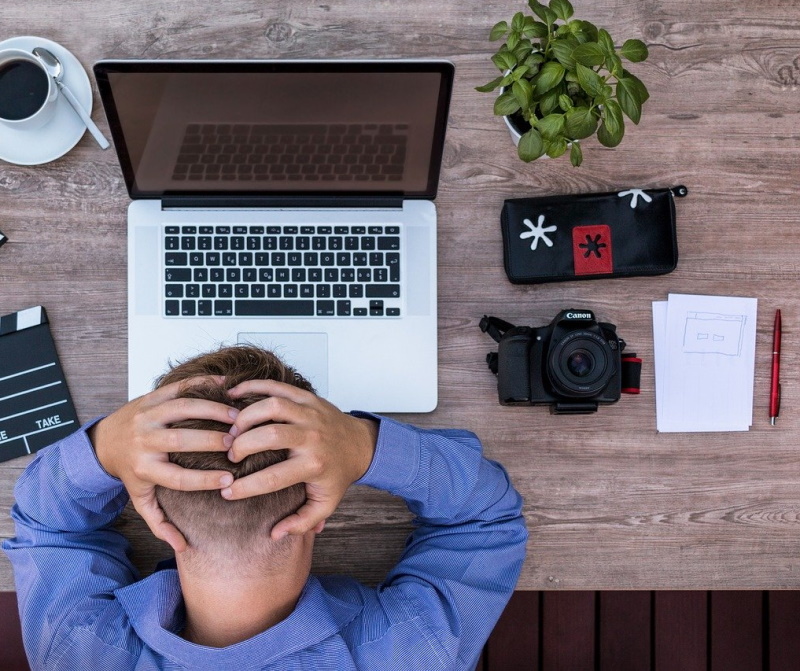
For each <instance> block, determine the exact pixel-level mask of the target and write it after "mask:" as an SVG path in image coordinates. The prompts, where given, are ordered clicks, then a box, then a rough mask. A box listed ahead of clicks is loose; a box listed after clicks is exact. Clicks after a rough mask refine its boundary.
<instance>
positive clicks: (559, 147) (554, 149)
mask: <svg viewBox="0 0 800 671" xmlns="http://www.w3.org/2000/svg"><path fill="white" fill-rule="evenodd" d="M566 151H567V140H566V138H563V137H559V138H556V139H555V140H553V141H551V142H550V144H549V146H548V147H547V155H548V156H549V157H550V158H558V157H559V156H563V155H564V153H565V152H566Z"/></svg>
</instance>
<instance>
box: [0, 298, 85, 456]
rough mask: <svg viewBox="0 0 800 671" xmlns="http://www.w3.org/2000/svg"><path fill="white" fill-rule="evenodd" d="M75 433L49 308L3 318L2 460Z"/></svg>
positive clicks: (0, 372) (0, 334)
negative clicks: (48, 315) (49, 321)
mask: <svg viewBox="0 0 800 671" xmlns="http://www.w3.org/2000/svg"><path fill="white" fill-rule="evenodd" d="M77 428H78V417H77V415H76V413H75V406H74V405H73V404H72V397H71V396H70V394H69V389H68V388H67V381H66V380H65V379H64V371H62V370H61V363H60V362H59V360H58V354H57V352H56V346H55V343H54V342H53V336H52V334H51V333H50V324H49V323H48V321H47V313H46V312H45V309H44V308H43V307H41V306H38V307H35V308H28V309H27V310H20V311H19V312H14V313H13V314H10V315H5V316H4V317H0V461H7V460H8V459H13V458H14V457H20V456H22V455H25V454H31V453H32V452H36V451H37V450H40V449H41V448H43V447H46V446H47V445H50V444H51V443H54V442H55V441H57V440H59V439H61V438H64V437H65V436H67V435H69V434H70V433H72V432H73V431H75V429H77Z"/></svg>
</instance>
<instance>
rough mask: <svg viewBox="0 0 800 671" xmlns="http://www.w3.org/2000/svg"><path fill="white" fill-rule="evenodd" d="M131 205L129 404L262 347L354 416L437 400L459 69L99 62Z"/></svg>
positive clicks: (409, 64) (430, 405)
mask: <svg viewBox="0 0 800 671" xmlns="http://www.w3.org/2000/svg"><path fill="white" fill-rule="evenodd" d="M94 73H95V76H96V78H97V83H98V87H99V90H100V95H101V98H102V101H103V105H104V107H105V111H106V115H107V117H108V121H109V125H110V128H111V132H112V135H113V138H114V144H115V147H116V151H117V154H118V156H119V161H120V165H121V167H122V173H123V175H124V178H125V183H126V185H127V188H128V192H129V194H130V197H131V199H132V203H131V205H130V207H129V209H128V395H129V397H130V398H134V397H136V396H139V395H141V394H144V393H146V392H148V391H150V390H151V389H152V388H153V383H154V381H155V380H156V378H157V377H158V376H159V375H161V374H162V373H163V372H164V371H165V370H166V369H167V367H168V365H169V363H171V362H172V363H177V362H180V361H183V360H185V359H187V358H190V357H193V356H195V355H197V354H200V353H203V352H207V351H211V350H214V349H216V348H217V347H220V346H223V345H231V344H236V343H251V344H256V345H259V346H262V347H264V348H267V349H270V350H272V351H274V352H275V353H276V354H278V355H279V356H280V357H281V358H282V359H283V360H284V361H285V362H286V363H288V364H290V365H292V366H294V367H295V368H297V370H298V371H299V372H300V373H302V374H303V375H304V376H305V377H307V378H308V379H309V381H310V382H311V383H312V384H313V385H314V387H315V389H316V391H317V393H318V394H319V395H320V396H322V397H324V398H327V399H328V400H330V401H331V402H332V403H334V404H335V405H336V406H338V407H339V408H340V409H342V410H352V409H361V410H368V411H373V412H430V411H432V410H433V409H434V408H435V407H436V403H437V302H436V300H437V296H436V291H437V287H436V281H437V278H436V209H435V207H434V204H433V202H432V201H433V199H434V198H435V196H436V191H437V186H438V180H439V172H440V168H441V160H442V151H443V147H444V136H445V128H446V124H447V116H448V109H449V103H450V94H451V90H452V83H453V74H454V67H453V65H452V64H451V63H449V62H447V61H405V60H403V61H401V60H386V61H169V60H158V61H118V60H113V61H111V60H108V61H100V62H98V63H96V64H95V66H94Z"/></svg>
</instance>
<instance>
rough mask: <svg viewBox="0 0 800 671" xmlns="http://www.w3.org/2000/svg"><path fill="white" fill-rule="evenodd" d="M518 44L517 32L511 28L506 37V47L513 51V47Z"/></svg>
mask: <svg viewBox="0 0 800 671" xmlns="http://www.w3.org/2000/svg"><path fill="white" fill-rule="evenodd" d="M518 44H519V33H518V32H517V31H515V30H512V31H511V33H510V34H509V36H508V39H507V40H506V48H507V49H508V50H509V51H514V49H516V48H517V45H518Z"/></svg>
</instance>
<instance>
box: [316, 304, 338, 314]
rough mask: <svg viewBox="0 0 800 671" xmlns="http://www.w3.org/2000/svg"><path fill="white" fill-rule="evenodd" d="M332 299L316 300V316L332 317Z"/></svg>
mask: <svg viewBox="0 0 800 671" xmlns="http://www.w3.org/2000/svg"><path fill="white" fill-rule="evenodd" d="M333 315H334V302H333V301H317V317H333Z"/></svg>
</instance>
